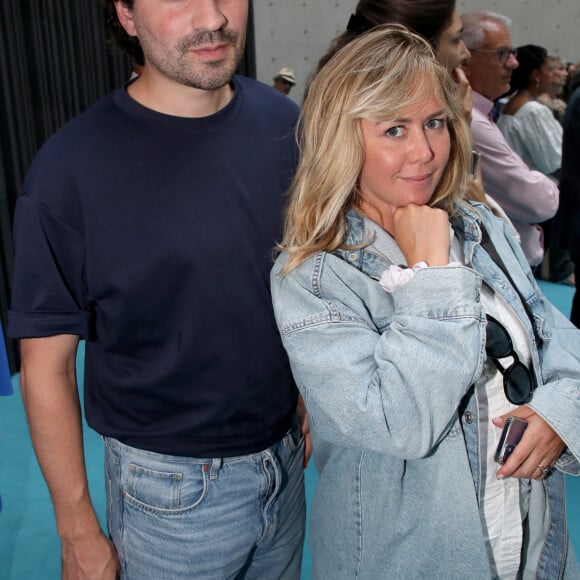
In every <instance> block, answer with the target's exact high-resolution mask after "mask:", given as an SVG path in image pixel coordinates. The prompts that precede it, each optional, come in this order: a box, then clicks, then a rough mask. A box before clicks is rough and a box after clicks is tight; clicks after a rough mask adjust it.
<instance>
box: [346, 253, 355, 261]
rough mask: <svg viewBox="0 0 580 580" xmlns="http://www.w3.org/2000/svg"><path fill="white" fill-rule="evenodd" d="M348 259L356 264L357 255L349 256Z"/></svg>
mask: <svg viewBox="0 0 580 580" xmlns="http://www.w3.org/2000/svg"><path fill="white" fill-rule="evenodd" d="M348 259H349V260H350V261H351V262H354V261H355V260H356V254H349V255H348Z"/></svg>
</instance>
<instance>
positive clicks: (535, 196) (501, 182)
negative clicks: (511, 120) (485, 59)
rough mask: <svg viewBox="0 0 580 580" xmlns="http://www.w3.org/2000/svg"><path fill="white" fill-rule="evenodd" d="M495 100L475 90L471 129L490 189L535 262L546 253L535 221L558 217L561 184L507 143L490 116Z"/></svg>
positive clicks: (486, 187) (539, 260)
mask: <svg viewBox="0 0 580 580" xmlns="http://www.w3.org/2000/svg"><path fill="white" fill-rule="evenodd" d="M492 108H493V102H492V101H490V100H489V99H486V98H485V97H484V96H482V95H480V94H479V93H476V92H475V91H474V92H473V117H472V121H471V131H472V134H473V144H474V147H475V149H477V150H478V151H479V152H480V154H481V172H482V176H483V185H484V188H485V191H486V193H488V194H489V195H491V196H492V197H493V198H494V199H495V200H496V201H497V203H499V205H500V206H501V207H502V208H503V210H504V211H505V212H506V214H507V215H508V216H509V217H510V219H511V220H512V222H513V224H514V226H515V228H516V229H517V231H518V233H519V234H520V238H521V242H522V248H523V250H524V253H525V255H526V257H527V259H528V262H529V264H530V265H531V266H537V265H538V264H539V263H540V262H541V261H542V257H543V255H544V249H543V239H542V238H543V236H542V229H541V228H540V227H539V226H537V225H535V224H537V223H539V222H543V221H545V220H547V219H549V218H551V217H554V214H555V213H556V210H557V209H558V200H559V197H560V192H559V190H558V186H557V185H556V184H555V183H554V182H553V181H552V180H551V179H550V178H549V177H546V176H545V175H544V174H543V173H540V172H539V171H533V170H531V169H530V168H529V167H528V166H527V165H526V164H525V163H524V162H523V161H522V159H521V158H520V157H519V156H518V155H517V153H515V151H513V150H512V149H511V147H510V146H509V145H508V144H507V142H506V140H505V138H504V136H503V135H502V133H501V131H500V130H499V129H498V127H497V125H496V124H495V123H494V122H493V121H492V120H491V119H490V116H489V114H490V112H491V109H492Z"/></svg>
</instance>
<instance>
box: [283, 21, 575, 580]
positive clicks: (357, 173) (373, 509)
mask: <svg viewBox="0 0 580 580" xmlns="http://www.w3.org/2000/svg"><path fill="white" fill-rule="evenodd" d="M301 146H302V157H301V161H300V166H299V169H298V172H297V175H296V178H295V181H294V184H293V187H292V191H291V198H290V204H289V207H288V213H287V221H286V230H285V236H284V239H283V241H282V243H281V249H282V250H283V251H282V253H281V255H280V256H279V258H278V260H277V262H276V264H275V266H274V269H273V271H272V294H273V300H274V308H275V313H276V317H277V322H278V327H279V330H280V332H281V335H282V338H283V342H284V346H285V348H286V350H287V351H288V354H289V357H290V361H291V365H292V369H293V373H294V376H295V379H296V382H297V384H298V387H299V389H300V390H301V392H302V394H303V396H304V399H305V402H306V406H307V409H308V411H309V414H310V420H311V429H312V433H313V437H314V443H315V446H314V448H315V461H316V465H317V468H318V470H319V473H320V476H319V480H318V484H317V489H316V492H315V496H314V502H313V506H312V514H311V547H312V553H313V575H314V578H325V579H326V578H328V579H330V578H332V579H333V580H335V579H352V578H368V579H376V578H397V579H399V578H405V579H411V578H445V579H454V578H456V579H465V578H478V579H480V578H514V579H515V578H520V577H523V578H532V577H533V578H545V579H550V580H553V579H555V578H574V577H578V576H577V575H578V573H579V572H578V568H577V564H576V560H575V557H574V554H573V552H572V549H571V547H570V544H569V540H568V536H567V532H566V522H565V515H564V475H563V473H564V472H569V473H578V471H579V469H580V464H579V462H578V457H579V455H580V436H579V428H578V421H577V418H578V416H579V414H580V396H579V394H580V360H579V358H578V353H580V333H579V332H578V330H576V329H575V328H574V327H572V325H571V324H570V323H569V322H568V321H567V320H565V319H564V317H563V316H561V315H559V314H558V313H557V311H555V310H554V309H553V308H552V307H551V306H550V305H549V304H548V303H547V302H545V300H544V298H543V296H542V295H541V293H540V290H539V289H538V287H537V286H536V284H535V282H534V279H533V276H532V274H531V273H530V271H529V268H528V266H527V264H526V260H525V257H524V256H523V254H522V252H521V249H520V247H519V244H518V242H517V241H516V239H515V238H514V237H513V234H512V233H511V230H510V229H509V227H508V226H507V225H506V224H505V222H503V221H501V220H498V219H496V218H495V217H494V216H493V214H492V213H491V212H490V211H489V209H488V208H486V207H485V206H484V205H482V204H469V203H467V202H464V201H462V192H463V190H464V189H465V186H466V176H467V172H468V167H469V160H470V150H471V146H470V139H469V130H468V127H467V125H466V122H465V120H464V117H463V115H462V114H461V109H460V106H459V104H458V102H457V99H456V89H455V86H454V83H453V81H452V80H451V78H450V77H449V75H448V74H447V73H446V71H445V69H444V68H443V67H442V66H441V65H440V64H438V63H437V62H436V60H435V58H434V56H433V53H432V49H431V48H430V47H429V45H428V43H427V42H426V41H425V40H423V39H421V38H420V37H419V36H416V35H414V34H412V33H410V32H408V31H406V30H405V29H403V28H401V27H388V26H387V27H382V28H378V29H375V30H373V31H370V32H368V33H366V34H363V35H362V36H360V37H359V38H357V39H355V40H353V41H352V42H351V43H349V44H348V45H347V46H345V47H344V48H343V49H341V50H340V51H339V52H338V53H337V54H336V55H335V56H334V57H333V58H332V59H331V60H330V61H329V62H328V63H327V64H326V65H325V67H324V68H323V69H322V70H321V71H320V73H319V74H318V76H317V77H316V79H315V80H314V82H313V84H312V85H311V88H310V91H309V94H308V98H307V99H306V102H305V104H304V108H303V113H302V124H301ZM509 416H515V417H517V418H519V419H523V420H525V421H527V428H526V430H525V432H524V434H523V436H522V438H521V441H520V443H519V445H517V446H516V447H515V450H512V451H513V452H512V453H511V456H509V458H507V460H506V461H505V463H504V464H503V465H502V466H500V465H499V464H497V463H495V462H494V459H493V457H494V453H495V451H496V447H497V444H498V442H499V438H500V435H501V432H502V428H503V426H504V424H505V423H506V420H507V418H508V417H509Z"/></svg>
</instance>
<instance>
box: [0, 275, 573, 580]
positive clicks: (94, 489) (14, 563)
mask: <svg viewBox="0 0 580 580" xmlns="http://www.w3.org/2000/svg"><path fill="white" fill-rule="evenodd" d="M542 286H543V288H544V291H545V292H546V294H547V296H548V297H549V299H550V300H551V301H552V302H553V303H554V304H556V305H557V306H558V307H559V308H560V309H561V310H562V311H563V312H564V313H565V314H566V315H568V314H569V309H570V304H571V300H572V293H573V290H572V289H571V288H568V287H565V286H558V285H554V284H549V283H542ZM79 364H80V365H82V352H81V353H80V356H79ZM13 385H14V390H15V394H14V395H13V396H10V397H0V494H1V495H2V501H3V507H2V512H0V580H52V579H54V580H58V578H60V546H59V542H58V538H57V536H56V530H55V523H54V516H53V514H52V508H51V506H50V498H49V495H48V491H47V489H46V485H45V484H44V480H43V479H42V475H41V473H40V470H39V468H38V465H37V463H36V460H35V458H34V454H33V451H32V447H31V444H30V439H29V437H28V432H27V427H26V419H25V416H24V410H23V407H22V401H21V398H20V396H19V385H18V377H17V376H16V377H14V378H13ZM85 447H86V456H87V462H88V470H89V482H90V487H91V493H92V497H93V502H94V504H95V506H96V507H97V510H98V513H99V517H100V518H101V522H102V523H104V512H105V507H104V506H105V497H104V486H103V473H102V463H103V450H102V446H101V443H100V440H99V438H98V437H97V435H96V434H95V433H94V432H93V431H92V430H91V429H89V428H87V427H86V426H85ZM315 483H316V472H315V471H314V467H313V466H312V465H311V466H310V467H308V469H307V470H306V486H307V497H308V500H309V502H310V500H311V498H312V493H313V490H314V486H315ZM567 485H568V492H567V496H568V497H567V499H568V502H567V503H568V523H569V527H570V534H571V536H572V541H573V542H574V546H575V550H576V553H577V554H580V477H576V478H573V477H568V482H567ZM310 567H311V557H310V551H309V549H308V545H306V547H305V551H304V562H303V574H302V578H303V579H307V578H310Z"/></svg>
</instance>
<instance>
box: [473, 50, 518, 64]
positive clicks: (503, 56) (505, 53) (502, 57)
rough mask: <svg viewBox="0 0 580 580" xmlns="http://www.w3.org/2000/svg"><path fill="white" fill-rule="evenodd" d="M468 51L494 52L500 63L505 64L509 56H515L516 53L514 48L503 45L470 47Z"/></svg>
mask: <svg viewBox="0 0 580 580" xmlns="http://www.w3.org/2000/svg"><path fill="white" fill-rule="evenodd" d="M469 52H487V53H488V54H495V55H496V56H497V58H498V60H499V62H501V64H505V63H506V62H507V61H508V60H509V57H510V56H513V57H515V56H516V54H517V51H516V49H515V48H506V47H505V46H502V47H501V48H470V49H469Z"/></svg>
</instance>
